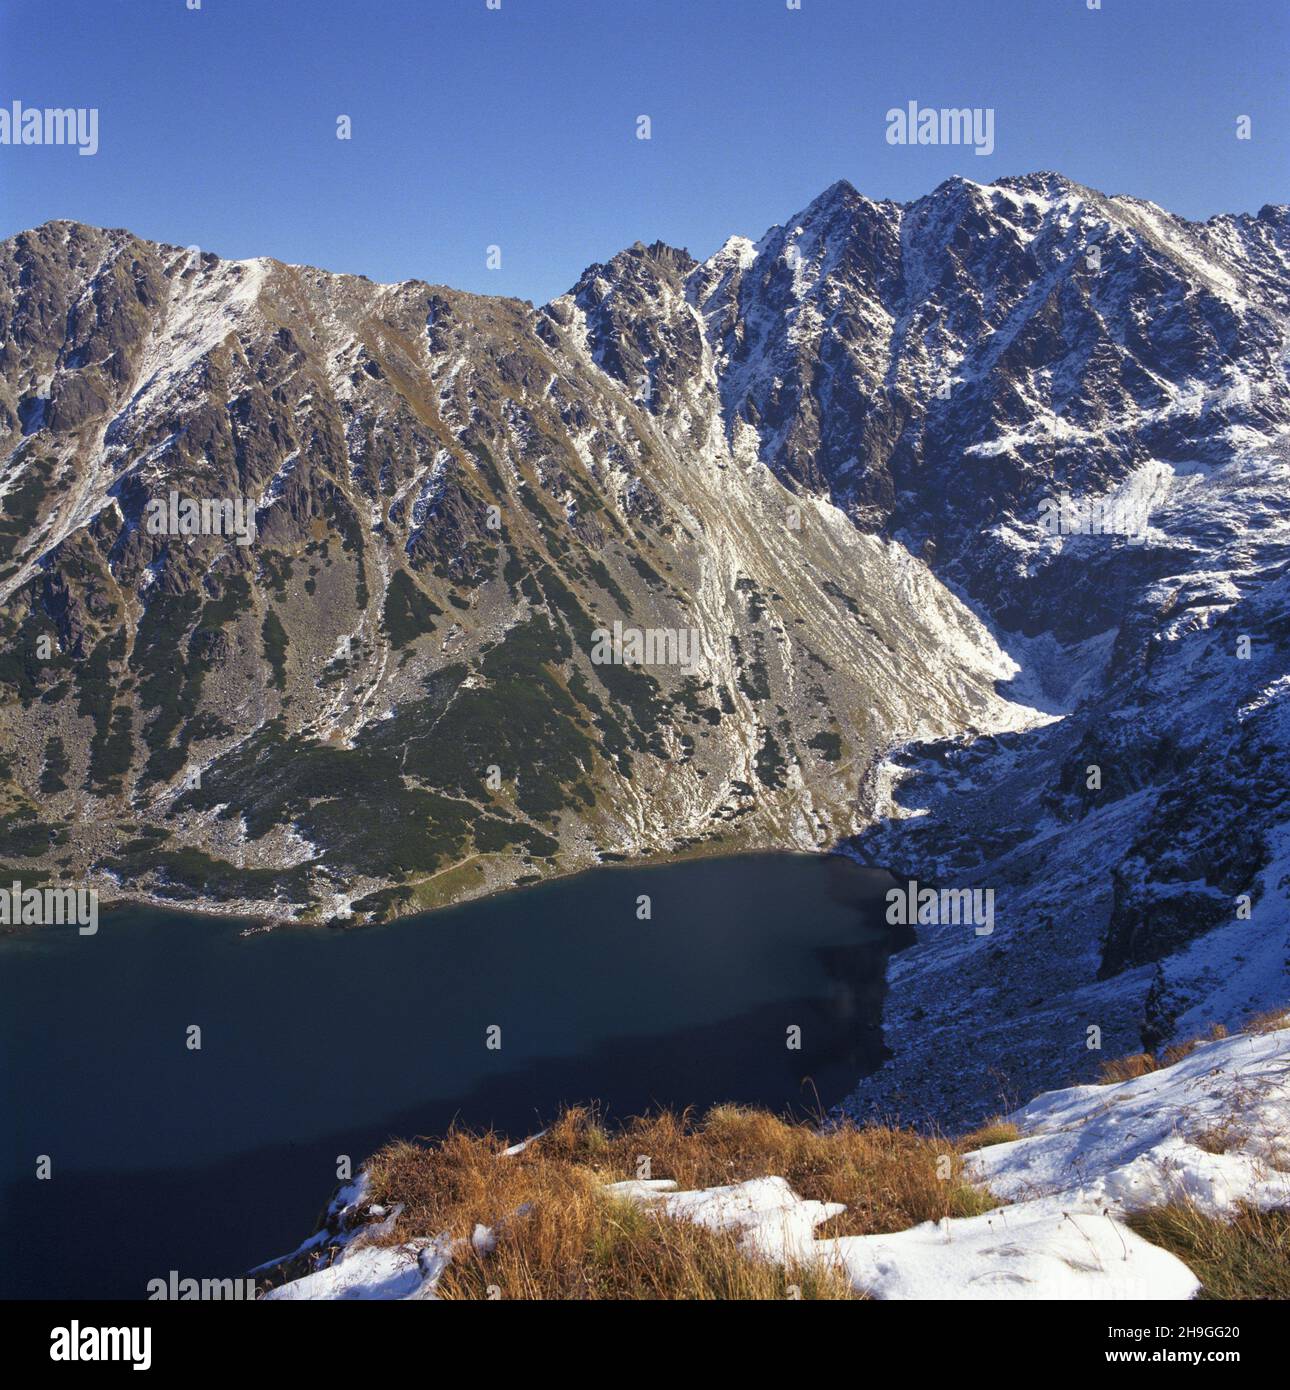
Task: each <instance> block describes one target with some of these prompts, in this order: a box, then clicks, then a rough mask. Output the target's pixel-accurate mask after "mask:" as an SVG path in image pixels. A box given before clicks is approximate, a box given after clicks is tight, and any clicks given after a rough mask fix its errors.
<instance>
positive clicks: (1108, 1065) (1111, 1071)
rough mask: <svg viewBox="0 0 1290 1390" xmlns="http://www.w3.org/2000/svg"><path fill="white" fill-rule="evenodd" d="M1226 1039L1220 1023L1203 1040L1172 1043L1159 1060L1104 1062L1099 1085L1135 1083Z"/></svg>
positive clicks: (1135, 1055)
mask: <svg viewBox="0 0 1290 1390" xmlns="http://www.w3.org/2000/svg"><path fill="white" fill-rule="evenodd" d="M1241 1031H1242V1032H1243V1033H1249V1032H1257V1031H1260V1030H1257V1029H1254V1028H1251V1027H1250V1026H1249V1025H1246V1027H1244V1028H1242V1029H1241ZM1262 1031H1263V1032H1270V1031H1271V1030H1270V1029H1266V1028H1265V1029H1263V1030H1262ZM1227 1035H1228V1034H1227V1029H1226V1028H1225V1027H1224V1026H1223V1025H1222V1024H1221V1023H1212V1024H1210V1027H1209V1032H1207V1033H1206V1034H1204V1036H1203V1037H1199V1038H1188V1039H1187V1041H1186V1042H1180V1043H1173V1044H1172V1045H1171V1046H1169V1047H1167V1048H1165V1050H1164V1051H1163V1052H1162V1053H1161V1054H1160V1055H1159V1057H1157V1056H1156V1055H1155V1053H1153V1052H1131V1053H1130V1054H1129V1055H1128V1056H1127V1057H1113V1058H1111V1059H1109V1060H1108V1061H1105V1062H1103V1063H1102V1065H1101V1066H1100V1067H1099V1068H1098V1073H1097V1082H1096V1084H1097V1085H1099V1086H1110V1085H1113V1084H1114V1083H1115V1082H1117V1081H1133V1080H1134V1079H1135V1078H1137V1077H1139V1076H1146V1075H1148V1074H1149V1073H1150V1072H1153V1071H1160V1070H1161V1068H1162V1067H1172V1066H1173V1064H1174V1063H1175V1062H1181V1061H1182V1059H1183V1058H1184V1057H1190V1056H1191V1054H1192V1053H1193V1052H1195V1050H1196V1049H1197V1048H1198V1047H1199V1046H1200V1045H1201V1043H1203V1042H1220V1041H1222V1039H1223V1038H1225V1037H1227Z"/></svg>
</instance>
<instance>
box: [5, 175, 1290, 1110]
mask: <svg viewBox="0 0 1290 1390" xmlns="http://www.w3.org/2000/svg"><path fill="white" fill-rule="evenodd" d="M1288 311H1290V210H1288V209H1287V208H1285V207H1267V208H1264V209H1263V210H1262V211H1260V212H1259V213H1258V214H1257V215H1244V214H1242V215H1231V216H1222V217H1216V218H1213V219H1211V220H1209V221H1208V222H1205V223H1190V222H1186V221H1184V220H1182V219H1180V218H1177V217H1175V216H1172V215H1171V214H1169V213H1167V212H1165V211H1164V210H1162V209H1160V208H1158V207H1156V206H1154V205H1152V204H1149V203H1145V202H1142V201H1140V200H1138V199H1134V198H1129V197H1108V196H1104V195H1102V194H1100V193H1097V192H1094V191H1093V190H1090V189H1087V188H1083V187H1081V186H1079V185H1077V184H1074V183H1071V182H1069V181H1068V180H1065V179H1063V178H1061V177H1060V176H1058V175H1055V174H1047V173H1044V174H1033V175H1029V176H1026V177H1023V178H1014V179H1003V180H1000V181H999V182H998V183H995V184H990V185H980V184H975V183H972V182H970V181H968V180H965V179H959V178H956V179H952V180H950V181H949V182H947V183H945V184H943V185H941V186H940V187H939V188H937V189H935V190H934V191H933V192H931V193H930V194H928V195H927V196H926V197H924V198H921V199H919V200H917V201H916V202H913V203H910V204H905V205H901V204H896V203H891V202H877V203H876V202H872V201H870V200H869V199H867V198H865V197H863V196H861V195H860V194H859V193H857V192H856V190H854V189H853V188H852V187H851V186H850V185H848V184H846V183H838V184H835V185H833V186H832V187H831V188H829V189H827V190H826V191H825V192H824V193H823V194H822V195H821V196H820V197H819V198H817V199H816V200H815V201H814V202H813V203H812V204H811V205H810V206H809V207H808V208H806V209H804V210H803V211H802V212H801V213H799V214H798V215H797V216H795V217H793V218H790V219H789V220H788V221H787V222H786V223H785V224H784V225H782V226H778V227H775V228H772V229H771V230H770V231H769V232H767V233H766V235H765V236H763V237H762V238H761V240H760V241H758V242H755V243H754V242H752V241H750V240H747V239H745V238H742V237H737V236H736V237H732V238H731V239H730V240H729V241H727V242H726V243H725V245H723V246H722V247H721V248H720V249H719V250H718V251H717V252H716V253H715V254H714V255H712V256H711V257H709V258H708V259H707V260H705V261H701V262H700V261H696V260H694V259H693V258H692V257H691V256H690V255H689V254H688V253H687V252H685V251H681V250H678V249H675V248H672V247H668V246H664V245H661V244H658V243H656V244H654V245H652V246H644V245H641V244H639V243H638V244H637V245H635V246H633V247H631V248H629V249H628V250H625V251H623V252H621V253H620V254H619V255H617V256H615V257H614V258H613V259H612V260H610V261H608V262H607V263H605V264H602V265H596V266H592V267H590V268H589V269H588V270H587V271H586V272H585V273H584V274H583V275H582V277H581V278H580V279H579V280H578V283H577V284H576V285H575V286H574V287H573V288H572V289H571V290H570V292H569V293H568V294H567V295H564V296H561V297H560V298H558V299H556V300H555V301H553V302H552V303H550V304H548V305H545V306H542V307H540V308H534V307H533V306H531V305H527V304H524V303H520V302H517V301H512V300H504V299H490V298H483V297H478V296H471V295H465V294H460V293H457V292H455V291H452V290H448V289H444V288H438V287H431V286H428V285H425V284H422V283H420V282H408V283H405V284H401V285H374V284H372V283H370V282H368V281H366V280H364V279H362V278H358V277H350V276H340V275H330V274H327V273H325V272H323V271H318V270H314V269H310V268H307V267H297V266H287V265H283V264H281V263H278V262H275V261H269V260H260V261H251V262H228V261H221V260H219V259H217V258H216V257H214V256H211V255H209V254H194V253H192V252H190V251H185V250H183V249H181V248H176V247H168V246H161V245H157V244H155V243H150V242H146V241H142V240H140V239H138V238H135V237H133V236H131V235H130V234H129V233H126V232H121V231H100V230H97V229H93V228H88V227H84V226H80V225H76V224H70V223H49V224H46V225H45V226H43V227H41V228H39V229H37V230H35V231H32V232H26V233H23V234H21V235H19V236H17V237H14V238H12V239H11V240H10V241H8V242H6V243H4V244H3V246H0V324H2V325H3V328H2V332H3V344H4V345H3V348H2V349H0V428H2V429H3V430H4V433H5V436H6V438H5V440H4V442H3V444H2V445H0V448H3V450H4V454H5V463H4V468H3V476H2V477H0V493H2V494H3V495H2V504H3V508H4V516H3V518H2V519H0V604H2V605H3V607H2V609H0V623H2V636H3V642H4V647H5V654H4V656H3V658H2V664H0V680H3V681H4V682H5V687H6V689H7V691H8V692H9V693H10V694H11V696H12V699H11V701H10V703H8V704H7V705H6V706H5V707H4V708H3V709H2V710H0V719H2V720H3V727H4V729H5V746H6V748H7V749H8V750H10V751H9V752H8V754H7V757H6V759H5V764H4V767H3V768H2V769H0V771H2V772H3V775H4V777H5V779H6V780H5V784H4V795H5V798H6V806H7V810H6V813H5V820H4V823H3V828H4V838H3V840H2V841H0V857H3V858H4V859H5V860H6V861H7V865H8V867H13V864H14V863H15V862H16V861H18V860H22V862H23V863H24V864H26V865H27V866H28V867H29V868H31V869H44V870H45V871H48V870H49V869H50V868H51V867H53V866H58V868H59V870H60V872H64V873H72V874H79V875H81V876H82V877H83V876H85V875H89V876H90V877H91V879H92V881H94V882H95V883H96V884H97V885H98V886H100V887H101V888H103V889H104V890H105V891H120V892H131V893H134V894H136V895H137V894H147V895H150V896H154V897H160V898H168V899H176V898H183V899H187V900H190V901H196V902H200V903H202V904H204V905H206V906H217V907H218V906H222V907H224V908H225V909H226V910H232V909H241V910H254V911H259V912H270V913H272V914H273V915H276V916H289V915H299V916H304V917H311V918H318V919H325V918H331V917H335V916H342V917H343V916H346V915H350V914H353V915H357V916H360V917H371V916H381V915H389V914H390V913H394V912H400V911H407V910H410V909H412V908H415V907H418V906H425V905H432V904H434V903H439V902H445V901H452V900H456V899H460V898H463V897H467V896H471V895H473V894H475V893H478V892H482V891H485V890H487V889H488V888H491V887H496V886H499V885H504V884H506V883H510V882H514V881H516V880H517V879H522V878H524V877H528V876H531V875H542V874H547V873H551V872H559V871H565V870H568V869H572V868H575V867H579V866H581V865H584V864H588V863H593V862H596V861H597V859H599V858H602V857H604V856H606V855H610V856H624V855H625V856H635V855H639V854H645V853H651V852H660V851H663V852H682V851H693V850H696V849H698V848H699V847H700V846H708V847H716V846H727V845H729V846H748V845H758V846H766V845H777V846H792V847H798V848H828V847H838V846H842V847H846V848H848V849H849V850H850V851H851V852H854V853H858V854H860V855H862V856H864V857H866V858H869V859H872V860H873V861H874V862H879V863H883V864H886V865H888V866H890V867H892V868H893V870H894V871H895V872H897V873H898V874H902V875H904V874H907V875H908V876H909V877H911V878H913V877H917V878H920V879H921V880H922V881H924V882H927V883H935V884H936V885H937V886H949V887H961V886H969V885H975V886H980V887H986V888H990V889H992V890H994V892H995V893H996V895H997V906H996V912H995V919H994V930H993V932H992V933H991V934H990V935H988V936H985V935H977V934H975V933H973V932H971V931H970V930H965V929H964V927H962V926H947V927H938V926H935V925H933V924H924V925H922V926H920V927H919V928H918V930H917V935H918V941H917V944H916V945H914V946H913V947H911V948H910V949H909V950H907V951H905V952H904V953H902V954H901V955H900V956H898V957H897V958H896V959H895V961H894V962H893V968H892V971H891V996H890V1000H889V1008H888V1035H889V1041H890V1042H891V1044H892V1046H893V1048H894V1050H895V1054H896V1055H895V1058H894V1059H893V1061H892V1062H891V1063H889V1064H888V1065H887V1067H885V1068H884V1069H883V1071H882V1072H880V1073H878V1074H877V1075H876V1076H875V1077H873V1078H870V1079H869V1080H868V1081H866V1083H865V1084H864V1086H863V1088H862V1091H861V1092H860V1093H858V1094H857V1096H856V1097H854V1098H853V1100H852V1102H851V1104H852V1105H853V1106H854V1107H856V1108H859V1109H864V1108H866V1107H867V1106H868V1105H870V1104H874V1103H877V1104H881V1105H884V1106H885V1105H888V1104H889V1103H890V1102H892V1101H893V1100H897V1101H899V1102H900V1103H902V1104H908V1105H910V1106H912V1107H914V1108H917V1107H918V1106H919V1105H923V1104H925V1105H926V1108H927V1109H929V1110H932V1111H934V1112H935V1113H937V1114H938V1115H939V1116H941V1117H942V1118H945V1115H946V1107H947V1106H948V1108H949V1110H950V1111H952V1112H956V1115H955V1117H959V1116H961V1117H963V1118H966V1117H967V1115H968V1113H969V1112H980V1111H981V1110H982V1109H983V1108H986V1107H988V1106H991V1105H994V1104H996V1100H995V1097H996V1095H997V1092H998V1090H999V1088H1000V1086H1001V1085H1002V1086H1004V1087H1005V1088H1006V1087H1008V1086H1012V1087H1015V1089H1016V1092H1017V1093H1023V1092H1028V1091H1029V1090H1031V1089H1033V1088H1034V1087H1035V1086H1037V1085H1042V1084H1046V1083H1052V1082H1057V1081H1067V1080H1070V1079H1072V1078H1073V1077H1075V1076H1078V1075H1081V1074H1084V1073H1085V1072H1086V1070H1087V1069H1088V1068H1089V1067H1091V1066H1092V1065H1093V1064H1094V1063H1095V1061H1096V1060H1097V1055H1098V1054H1097V1051H1096V1050H1094V1049H1091V1048H1090V1047H1089V1046H1088V1044H1089V1041H1090V1039H1091V1038H1093V1037H1094V1034H1092V1033H1090V1031H1089V1030H1090V1029H1098V1030H1100V1037H1101V1040H1102V1043H1103V1046H1104V1047H1105V1048H1107V1049H1110V1050H1112V1051H1126V1050H1131V1049H1132V1048H1133V1047H1136V1046H1137V1045H1139V1042H1140V1041H1142V1040H1145V1041H1146V1042H1147V1043H1148V1044H1150V1045H1155V1044H1156V1043H1158V1042H1159V1041H1162V1040H1167V1039H1168V1038H1169V1037H1171V1036H1172V1035H1173V1034H1174V1032H1176V1031H1177V1030H1178V1029H1179V1028H1183V1027H1186V1028H1191V1029H1192V1030H1193V1031H1194V1029H1195V1025H1196V1024H1197V1022H1199V1021H1202V1020H1204V1021H1208V1019H1209V1018H1211V1017H1214V1018H1219V1019H1223V1018H1225V1017H1226V1016H1227V1015H1231V1014H1235V1013H1238V1012H1239V1011H1240V1010H1242V1009H1245V1008H1247V1007H1255V1006H1259V1005H1262V1004H1270V1003H1273V1002H1278V1001H1284V999H1285V997H1286V995H1287V993H1288V992H1290V990H1288V988H1287V986H1288V983H1290V982H1288V980H1287V974H1286V955H1287V944H1286V930H1287V923H1288V922H1290V909H1288V908H1287V902H1286V898H1287V877H1286V876H1287V872H1288V871H1290V866H1287V864H1286V858H1285V856H1286V848H1285V846H1286V839H1285V822H1286V816H1285V814H1284V812H1285V798H1286V788H1287V786H1290V777H1288V776H1287V772H1288V771H1290V769H1288V768H1287V761H1288V756H1287V746H1288V744H1287V738H1286V732H1287V729H1286V720H1287V717H1288V716H1287V713H1286V695H1287V691H1288V690H1290V678H1288V677H1287V666H1286V660H1285V655H1284V653H1285V649H1286V637H1287V631H1288V626H1290V624H1288V618H1287V607H1286V583H1287V579H1286V574H1287V563H1288V562H1290V547H1288V541H1290V529H1288V526H1290V500H1288V499H1290V488H1288V484H1290V467H1288V464H1290V452H1288V449H1290V442H1288V436H1287V426H1290V377H1288V375H1287V331H1288V325H1290V314H1288ZM171 493H175V494H177V496H178V497H179V498H182V499H203V498H205V499H239V500H244V501H246V502H248V503H249V504H250V505H251V506H252V507H253V509H254V519H255V524H254V532H255V535H254V540H253V541H251V542H250V543H247V544H238V543H237V541H236V540H234V539H230V538H229V537H228V536H227V535H210V534H206V535H195V536H192V537H187V536H182V535H174V534H167V533H165V532H161V533H158V532H157V531H156V530H155V529H153V528H152V527H151V525H150V517H151V515H152V513H151V510H150V504H153V503H155V502H156V501H157V500H158V499H165V498H168V497H169V495H170V494H171ZM1092 504H1097V506H1098V508H1100V509H1101V510H1099V511H1098V512H1097V513H1096V514H1093V513H1091V512H1090V507H1091V505H1092ZM170 514H171V515H173V511H172V513H170ZM1090 517H1093V520H1090ZM1099 518H1100V520H1099ZM172 529H173V528H172ZM615 622H619V623H621V624H623V625H624V626H626V627H632V628H637V629H641V630H650V631H655V632H662V633H671V634H680V633H686V634H690V633H693V634H694V635H695V636H694V640H695V642H696V644H697V646H696V651H697V657H696V659H695V660H694V661H693V662H691V663H688V664H687V665H686V667H685V668H684V669H682V667H681V666H680V665H677V664H671V665H669V664H667V663H656V664H655V665H653V666H650V667H648V668H640V667H636V666H632V665H630V664H605V663H603V662H599V661H597V660H595V659H593V657H592V650H593V647H594V633H595V631H596V630H597V629H600V628H612V626H613V624H614V623H615ZM1247 899H1248V901H1247ZM965 1074H966V1076H967V1079H966V1080H965ZM915 1078H916V1079H917V1090H918V1095H917V1096H914V1095H913V1089H914V1088H913V1085H912V1083H913V1081H914V1079H915Z"/></svg>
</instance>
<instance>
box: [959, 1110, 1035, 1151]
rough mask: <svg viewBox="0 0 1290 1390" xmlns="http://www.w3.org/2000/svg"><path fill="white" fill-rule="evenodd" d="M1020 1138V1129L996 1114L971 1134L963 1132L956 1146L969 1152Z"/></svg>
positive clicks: (1009, 1142) (1008, 1142)
mask: <svg viewBox="0 0 1290 1390" xmlns="http://www.w3.org/2000/svg"><path fill="white" fill-rule="evenodd" d="M1020 1138H1021V1131H1020V1130H1019V1129H1018V1128H1017V1126H1016V1125H1014V1124H1013V1123H1012V1121H1011V1120H1005V1119H1004V1118H1003V1117H1002V1116H1001V1115H997V1116H995V1118H994V1119H993V1120H987V1121H986V1123H985V1124H983V1125H982V1126H981V1127H980V1128H979V1129H974V1130H973V1131H972V1133H971V1134H965V1135H964V1136H963V1137H962V1139H960V1140H959V1141H958V1148H959V1150H960V1152H962V1153H971V1152H972V1151H973V1150H974V1149H988V1148H989V1147H990V1146H991V1145H992V1144H1011V1143H1012V1141H1013V1140H1014V1139H1020Z"/></svg>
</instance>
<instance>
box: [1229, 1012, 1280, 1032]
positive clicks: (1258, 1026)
mask: <svg viewBox="0 0 1290 1390" xmlns="http://www.w3.org/2000/svg"><path fill="white" fill-rule="evenodd" d="M1282 1028H1290V1010H1287V1009H1266V1010H1264V1012H1263V1013H1261V1014H1254V1015H1253V1016H1252V1017H1251V1018H1248V1019H1246V1021H1245V1023H1244V1025H1243V1026H1242V1028H1241V1032H1242V1033H1276V1032H1278V1031H1279V1030H1280V1029H1282Z"/></svg>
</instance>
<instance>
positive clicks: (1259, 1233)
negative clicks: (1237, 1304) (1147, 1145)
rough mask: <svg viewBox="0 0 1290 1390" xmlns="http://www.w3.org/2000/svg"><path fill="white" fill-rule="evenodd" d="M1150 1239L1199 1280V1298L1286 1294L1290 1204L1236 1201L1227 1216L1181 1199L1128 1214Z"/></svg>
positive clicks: (1288, 1296) (1289, 1294) (1289, 1266)
mask: <svg viewBox="0 0 1290 1390" xmlns="http://www.w3.org/2000/svg"><path fill="white" fill-rule="evenodd" d="M1128 1224H1129V1225H1130V1226H1131V1227H1132V1228H1133V1229H1134V1230H1135V1231H1136V1232H1137V1233H1138V1234H1139V1235H1140V1236H1141V1237H1142V1238H1143V1239H1144V1240H1149V1241H1150V1242H1151V1243H1152V1245H1159V1246H1162V1247H1163V1248H1164V1249H1166V1250H1169V1251H1171V1252H1172V1253H1173V1254H1175V1255H1177V1256H1178V1258H1179V1259H1180V1260H1182V1262H1183V1263H1184V1264H1185V1265H1187V1266H1188V1268H1189V1269H1191V1270H1192V1271H1193V1273H1194V1274H1195V1275H1196V1277H1197V1278H1198V1279H1199V1280H1200V1281H1201V1285H1202V1290H1201V1297H1202V1298H1215V1299H1233V1298H1240V1299H1247V1298H1258V1299H1265V1298H1267V1299H1273V1298H1274V1299H1290V1208H1282V1209H1281V1210H1279V1211H1259V1210H1258V1208H1257V1207H1242V1208H1241V1210H1240V1211H1239V1212H1238V1214H1237V1215H1236V1217H1235V1219H1233V1220H1231V1221H1219V1220H1216V1219H1215V1218H1214V1217H1212V1216H1205V1215H1203V1214H1202V1213H1201V1212H1199V1211H1197V1210H1196V1208H1195V1207H1193V1206H1191V1205H1189V1204H1186V1203H1175V1204H1173V1205H1171V1206H1164V1207H1154V1208H1153V1209H1152V1210H1150V1211H1144V1212H1139V1213H1138V1214H1137V1215H1136V1216H1130V1217H1129V1218H1128Z"/></svg>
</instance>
